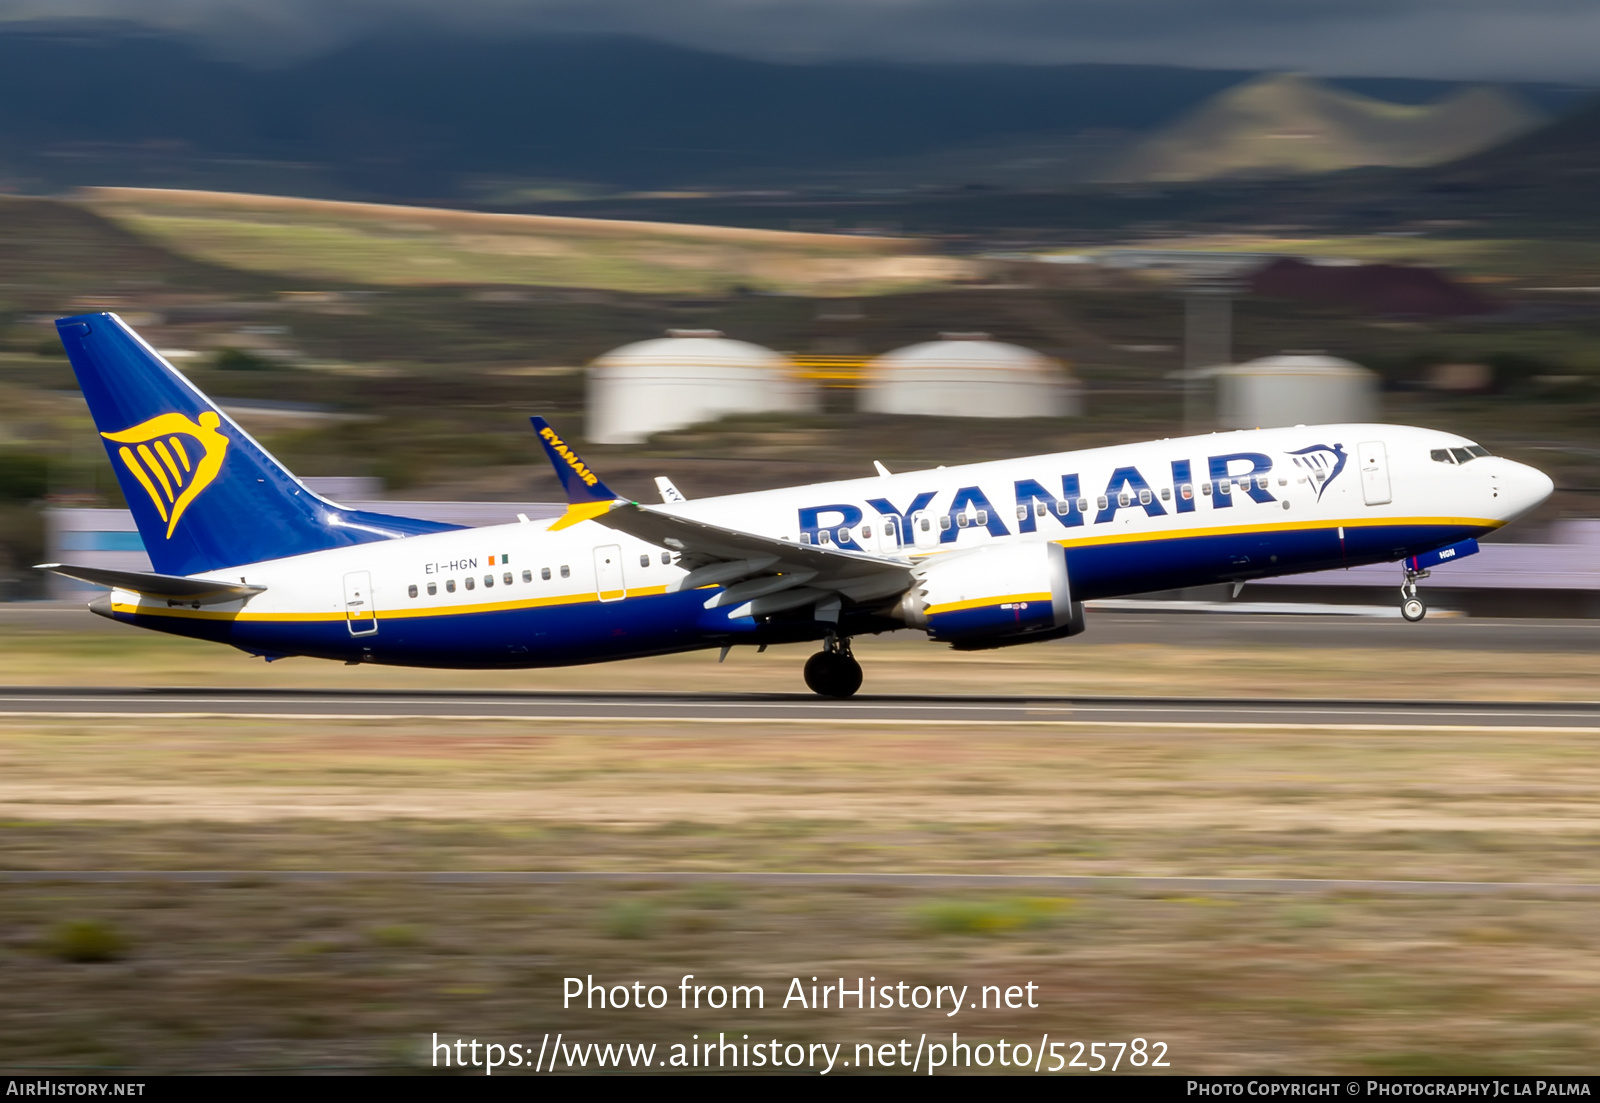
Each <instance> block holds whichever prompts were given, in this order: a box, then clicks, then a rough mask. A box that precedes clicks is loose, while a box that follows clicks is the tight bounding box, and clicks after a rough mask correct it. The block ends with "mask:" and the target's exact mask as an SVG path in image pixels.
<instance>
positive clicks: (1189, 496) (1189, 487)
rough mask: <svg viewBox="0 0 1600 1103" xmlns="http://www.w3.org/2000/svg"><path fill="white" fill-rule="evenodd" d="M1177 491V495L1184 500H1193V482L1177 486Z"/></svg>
mask: <svg viewBox="0 0 1600 1103" xmlns="http://www.w3.org/2000/svg"><path fill="white" fill-rule="evenodd" d="M1178 493H1179V495H1181V496H1182V498H1183V500H1184V501H1186V502H1189V501H1193V500H1194V484H1193V483H1184V484H1183V485H1182V486H1180V487H1179V488H1178Z"/></svg>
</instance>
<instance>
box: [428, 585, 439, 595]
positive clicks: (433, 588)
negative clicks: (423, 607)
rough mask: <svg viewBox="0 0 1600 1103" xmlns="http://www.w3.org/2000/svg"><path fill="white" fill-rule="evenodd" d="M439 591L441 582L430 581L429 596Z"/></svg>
mask: <svg viewBox="0 0 1600 1103" xmlns="http://www.w3.org/2000/svg"><path fill="white" fill-rule="evenodd" d="M438 592H439V584H438V583H437V582H430V583H428V596H429V597H433V596H434V595H435V594H437V593H438Z"/></svg>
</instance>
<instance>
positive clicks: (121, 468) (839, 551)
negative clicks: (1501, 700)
mask: <svg viewBox="0 0 1600 1103" xmlns="http://www.w3.org/2000/svg"><path fill="white" fill-rule="evenodd" d="M56 325H57V328H58V330H59V332H60V334H61V337H62V341H63V343H64V344H65V346H66V349H67V354H68V356H69V357H70V358H71V360H72V365H73V368H74V370H75V371H76V372H77V375H78V380H79V382H80V384H81V386H82V388H83V393H84V397H85V398H86V399H87V401H88V404H89V409H90V411H91V412H92V414H93V415H94V419H95V424H96V427H97V428H98V429H99V430H100V435H101V437H102V438H103V439H104V442H105V446H106V448H107V451H108V453H109V454H110V457H111V462H112V464H113V465H114V466H115V468H116V470H117V475H118V477H119V479H120V480H121V483H122V488H123V491H124V493H125V495H126V497H127V500H128V503H129V505H130V507H131V508H132V510H133V513H134V516H135V519H136V520H137V522H138V525H139V532H140V534H141V536H142V538H143V540H144V544H145V547H146V549H147V550H148V551H149V553H150V559H151V562H152V564H153V566H154V568H155V570H154V571H153V572H150V573H144V572H130V571H112V570H103V569H100V568H94V567H75V566H72V565H68V564H45V565H44V568H45V569H47V570H53V571H56V572H58V573H60V574H63V575H67V576H69V577H72V578H77V579H81V580H84V581H88V582H92V583H96V584H100V585H104V586H108V587H110V588H111V593H110V594H109V595H105V596H102V597H100V598H98V599H97V600H96V601H95V602H94V603H92V604H91V606H90V608H92V609H93V610H94V611H95V612H97V613H100V614H102V615H104V616H108V617H112V618H114V619H116V620H119V621H123V622H125V623H128V624H133V625H138V626H140V627H144V628H153V629H156V630H158V631H164V632H172V633H177V634H179V635H186V636H195V637H199V638H203V639H209V640H215V641H218V642H221V643H228V644H232V645H233V646H234V647H237V648H240V649H242V650H244V651H247V652H250V653H252V654H255V655H260V656H264V657H265V658H267V659H268V660H272V659H277V658H282V657H285V656H289V655H310V656H316V657H319V658H327V659H340V660H343V661H345V662H349V663H358V662H374V663H393V664H400V665H411V666H436V667H538V666H561V665H568V664H575V663H587V662H600V661H604V660H608V659H624V658H632V657H635V656H640V655H655V654H663V653H667V652H676V651H690V650H694V649H698V648H727V647H731V646H733V645H739V644H751V645H758V646H761V645H766V644H769V643H782V642H796V641H809V640H814V641H821V643H822V650H821V651H819V652H818V653H817V654H815V655H813V656H812V657H811V659H810V660H809V661H808V662H807V663H806V667H805V681H806V684H807V685H808V686H810V687H811V688H812V689H813V690H814V691H816V692H817V693H821V694H825V695H830V696H835V697H848V696H849V695H851V694H852V693H854V692H855V691H856V690H857V689H858V688H859V687H860V684H861V667H860V666H859V664H857V662H856V661H855V659H854V658H853V657H852V655H851V651H850V639H851V637H852V636H856V635H861V634H863V633H871V632H883V631H890V630H895V629H902V628H907V627H910V628H917V629H921V630H923V631H925V632H926V633H927V634H928V636H929V638H930V639H934V640H939V641H942V642H946V643H949V644H950V645H952V646H953V647H955V648H958V649H964V650H971V649H978V648H991V647H1002V646H1007V645H1010V644H1018V643H1028V642H1031V641H1036V640H1047V639H1055V638H1059V637H1062V636H1071V635H1074V634H1076V633H1078V632H1081V631H1082V630H1083V602H1084V601H1085V600H1088V599H1091V598H1105V597H1116V596H1122V595H1128V594H1138V593H1147V592H1151V591H1156V590H1167V589H1173V588H1176V587H1182V586H1197V585H1203V584H1207V583H1218V582H1235V583H1241V582H1244V581H1246V580H1248V579H1254V578H1263V577H1266V576H1269V575H1287V574H1294V573H1297V572H1302V571H1318V570H1326V569H1328V568H1336V567H1342V566H1357V565H1360V564H1366V563H1377V562H1391V563H1395V564H1397V565H1398V566H1399V571H1398V572H1397V581H1398V582H1399V583H1400V586H1401V602H1402V612H1403V614H1404V615H1405V617H1406V618H1407V619H1408V620H1420V619H1421V618H1422V616H1423V614H1424V612H1425V609H1424V606H1423V603H1422V600H1421V598H1419V597H1418V596H1417V588H1416V580H1417V579H1418V578H1420V577H1423V576H1424V575H1425V574H1426V573H1427V571H1428V569H1429V568H1430V567H1433V566H1436V565H1438V564H1440V563H1448V562H1449V561H1450V560H1452V559H1455V558H1460V557H1463V556H1466V555H1470V554H1472V553H1473V552H1475V551H1476V550H1477V543H1476V539H1475V538H1476V537H1478V536H1481V535H1483V534H1485V533H1488V532H1492V531H1494V530H1495V529H1497V528H1499V527H1500V526H1502V525H1504V524H1506V523H1507V522H1509V521H1511V520H1513V519H1515V518H1516V517H1518V516H1520V515H1522V514H1524V513H1526V512H1527V511H1528V510H1530V509H1532V508H1533V507H1535V506H1537V505H1538V504H1539V503H1540V502H1542V501H1544V500H1545V498H1547V497H1548V496H1549V495H1550V493H1551V491H1552V484H1551V481H1550V479H1549V478H1548V477H1547V476H1545V475H1544V474H1543V473H1541V472H1539V471H1537V470H1535V469H1534V468H1531V467H1528V466H1525V465H1523V464H1520V463H1514V462H1512V461H1510V460H1506V459H1501V458H1498V457H1495V456H1491V455H1490V454H1489V452H1488V450H1487V449H1485V448H1483V447H1481V446H1480V445H1478V444H1475V443H1473V442H1472V441H1469V440H1464V439H1462V438H1461V437H1458V436H1456V435H1454V434H1452V433H1441V432H1435V431H1433V430H1429V429H1418V428H1410V427H1406V426H1397V425H1314V426H1296V427H1294V428H1292V429H1262V430H1254V431H1243V432H1233V433H1215V434H1211V435H1207V436H1196V437H1179V438H1174V439H1171V440H1160V441H1149V442H1146V443H1141V444H1130V445H1125V446H1120V447H1113V448H1094V449H1088V450H1084V451H1078V452H1061V453H1056V454H1053V455H1043V456H1030V457H1027V458H1025V459H1015V460H1000V461H995V462H991V463H976V464H964V465H961V466H956V467H940V468H936V469H934V470H932V471H912V472H905V473H902V474H890V473H889V472H888V471H887V470H885V469H883V467H882V465H878V469H879V473H878V474H877V475H874V476H871V477H867V478H862V479H851V480H846V481H843V482H831V483H817V484H813V485H810V486H801V487H791V488H788V489H783V490H770V491H762V492H759V493H752V494H734V495H728V496H725V497H719V498H704V499H699V500H691V501H685V500H683V495H682V494H680V493H679V492H678V491H677V490H676V488H674V487H673V486H672V484H671V483H670V482H667V481H666V480H660V489H661V496H662V498H663V499H664V501H663V503H662V504H660V505H653V506H645V505H641V504H639V503H637V502H630V501H626V500H623V499H620V498H618V497H617V496H616V495H614V494H613V493H612V492H611V491H610V490H609V489H608V488H607V487H606V486H605V484H604V483H603V482H601V481H600V479H599V477H598V476H597V475H596V474H595V473H594V472H593V471H591V470H590V469H589V468H588V467H587V466H586V465H585V464H584V463H583V461H582V460H581V459H579V458H578V456H577V455H576V454H575V453H574V452H573V451H572V449H571V448H570V447H569V446H568V445H567V444H566V443H565V442H564V441H563V440H562V439H561V438H560V437H559V436H558V435H557V434H556V432H555V430H554V429H552V428H551V427H550V426H549V425H547V424H545V423H544V421H543V420H542V419H540V418H534V419H533V422H534V428H535V430H536V432H537V436H538V439H539V441H540V442H541V443H542V444H543V446H544V447H545V449H546V451H547V452H548V453H549V455H550V458H551V460H552V461H553V462H554V464H555V468H556V472H557V474H558V475H559V476H560V477H561V480H562V483H563V485H564V486H565V487H566V490H567V497H568V502H569V507H568V511H567V513H566V514H565V515H564V516H563V517H561V518H559V519H557V520H555V521H539V522H523V523H519V524H512V525H502V526H496V527H490V528H470V529H469V528H459V527H454V526H450V525H443V524H438V523H434V522H428V521H420V520H416V519H413V518H403V517H393V516H388V515H383V514H374V513H365V512H359V511H355V510H349V509H345V508H344V507H342V506H339V505H336V504H334V503H332V502H329V501H327V500H325V499H323V498H320V497H318V496H317V495H316V494H314V493H312V492H311V491H310V490H307V489H306V488H305V487H304V486H302V485H301V484H300V483H299V482H298V481H297V480H296V479H295V478H294V476H293V475H291V474H290V473H289V472H288V471H287V470H285V469H284V468H283V467H282V466H281V465H280V464H279V463H278V462H277V461H276V460H274V459H273V458H272V457H271V456H269V455H268V454H267V453H266V451H265V450H263V449H262V448H261V446H260V445H259V444H257V443H256V442H255V441H254V440H253V439H251V437H250V436H249V434H247V433H246V432H245V431H244V430H243V429H241V428H240V427H239V426H238V425H236V424H235V423H234V422H233V421H232V420H230V419H229V418H228V416H227V415H226V414H224V413H222V411H221V410H219V409H217V407H216V406H215V405H214V404H213V403H212V402H211V401H210V400H209V399H207V398H206V397H205V395H203V394H201V393H200V392H199V390H197V389H196V388H195V387H194V386H193V384H191V383H190V382H189V381H188V380H187V379H185V378H184V377H183V376H182V375H181V374H180V373H178V372H177V371H176V370H175V369H174V368H173V367H172V366H171V365H169V364H168V363H166V362H165V361H164V360H163V359H162V358H161V357H160V356H159V355H157V354H156V353H155V351H154V350H152V349H151V348H150V347H149V346H148V345H147V344H145V342H144V341H143V340H141V339H140V338H139V337H138V335H137V334H135V333H134V332H133V331H132V330H131V329H129V328H128V326H127V325H126V324H124V323H123V322H122V320H121V319H120V318H118V317H116V316H115V315H113V314H90V315H83V316H79V317H73V318H63V319H61V320H60V321H58V322H57V323H56Z"/></svg>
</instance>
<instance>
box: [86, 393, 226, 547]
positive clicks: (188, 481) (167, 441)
mask: <svg viewBox="0 0 1600 1103" xmlns="http://www.w3.org/2000/svg"><path fill="white" fill-rule="evenodd" d="M220 424H222V419H221V418H220V417H218V416H217V414H216V412H215V411H213V410H206V411H205V412H204V413H202V414H201V415H200V424H198V425H196V424H195V423H194V422H192V421H190V420H189V419H188V418H186V417H184V416H183V415H182V414H160V415H157V416H156V417H153V418H151V419H150V420H149V421H146V422H142V423H141V424H139V425H135V426H134V427H133V428H131V429H124V430H122V432H120V433H101V434H100V435H101V436H102V437H105V438H106V439H107V440H109V441H113V442H115V443H117V444H120V445H122V447H121V448H120V449H118V452H117V454H118V455H119V456H121V457H122V462H123V464H125V465H126V466H127V468H128V470H129V472H131V473H132V475H133V477H134V478H135V479H137V480H139V485H140V486H142V487H144V491H145V493H146V494H148V495H150V504H151V505H153V506H155V507H156V512H157V513H159V514H161V519H162V520H163V521H165V522H166V523H167V539H169V540H170V539H172V532H173V530H174V529H176V528H177V527H178V518H180V517H182V516H183V511H184V510H186V509H188V508H189V503H191V502H193V501H194V500H195V499H196V498H198V497H199V496H200V492H201V491H202V490H204V489H205V488H206V487H208V486H210V485H211V482H212V480H214V479H215V478H216V477H217V472H219V471H221V470H222V457H223V455H224V454H225V453H226V452H227V451H228V438H227V437H225V436H223V435H222V434H221V433H220V432H218V431H217V426H218V425H220Z"/></svg>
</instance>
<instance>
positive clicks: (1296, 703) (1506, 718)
mask: <svg viewBox="0 0 1600 1103" xmlns="http://www.w3.org/2000/svg"><path fill="white" fill-rule="evenodd" d="M0 716H16V717H51V716H57V717H81V718H128V717H171V718H180V717H235V718H282V717H300V718H305V719H313V718H315V719H340V720H410V719H429V718H432V719H451V720H510V721H518V720H521V721H538V720H562V721H569V722H570V721H615V722H629V721H632V722H645V721H649V722H654V723H661V722H667V723H693V724H702V725H718V724H744V725H748V724H752V723H755V724H761V723H770V724H786V725H794V724H798V725H806V724H812V725H814V724H818V723H851V724H891V725H895V726H900V727H906V726H910V727H918V726H948V725H974V724H1007V725H1046V726H1068V727H1100V728H1105V727H1111V728H1117V727H1127V728H1158V729H1159V728H1174V729H1203V728H1233V729H1249V728H1261V729H1270V730H1282V729H1285V728H1294V729H1301V730H1311V731H1315V730H1329V731H1362V730H1372V731H1408V730H1409V731H1479V730H1503V731H1506V732H1515V731H1537V732H1548V731H1571V732H1573V733H1595V734H1600V702H1594V701H1591V702H1555V701H1544V702H1494V701H1452V702H1439V701H1350V700H1297V699H1292V698H1279V699H1245V698H1156V697H1088V696H1084V697H975V696H965V697H963V696H947V697H935V696H915V697H913V696H872V695H863V696H859V697H855V698H852V699H850V700H848V701H837V700H831V699H826V698H820V697H815V696H812V695H810V694H710V693H558V692H532V691H528V692H517V691H498V692H489V691H481V690H479V691H461V692H449V691H413V692H396V691H393V690H338V691H331V690H316V691H310V690H278V689H189V688H166V689H163V688H148V689H128V688H121V687H81V686H74V687H26V686H23V687H5V688H0Z"/></svg>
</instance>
